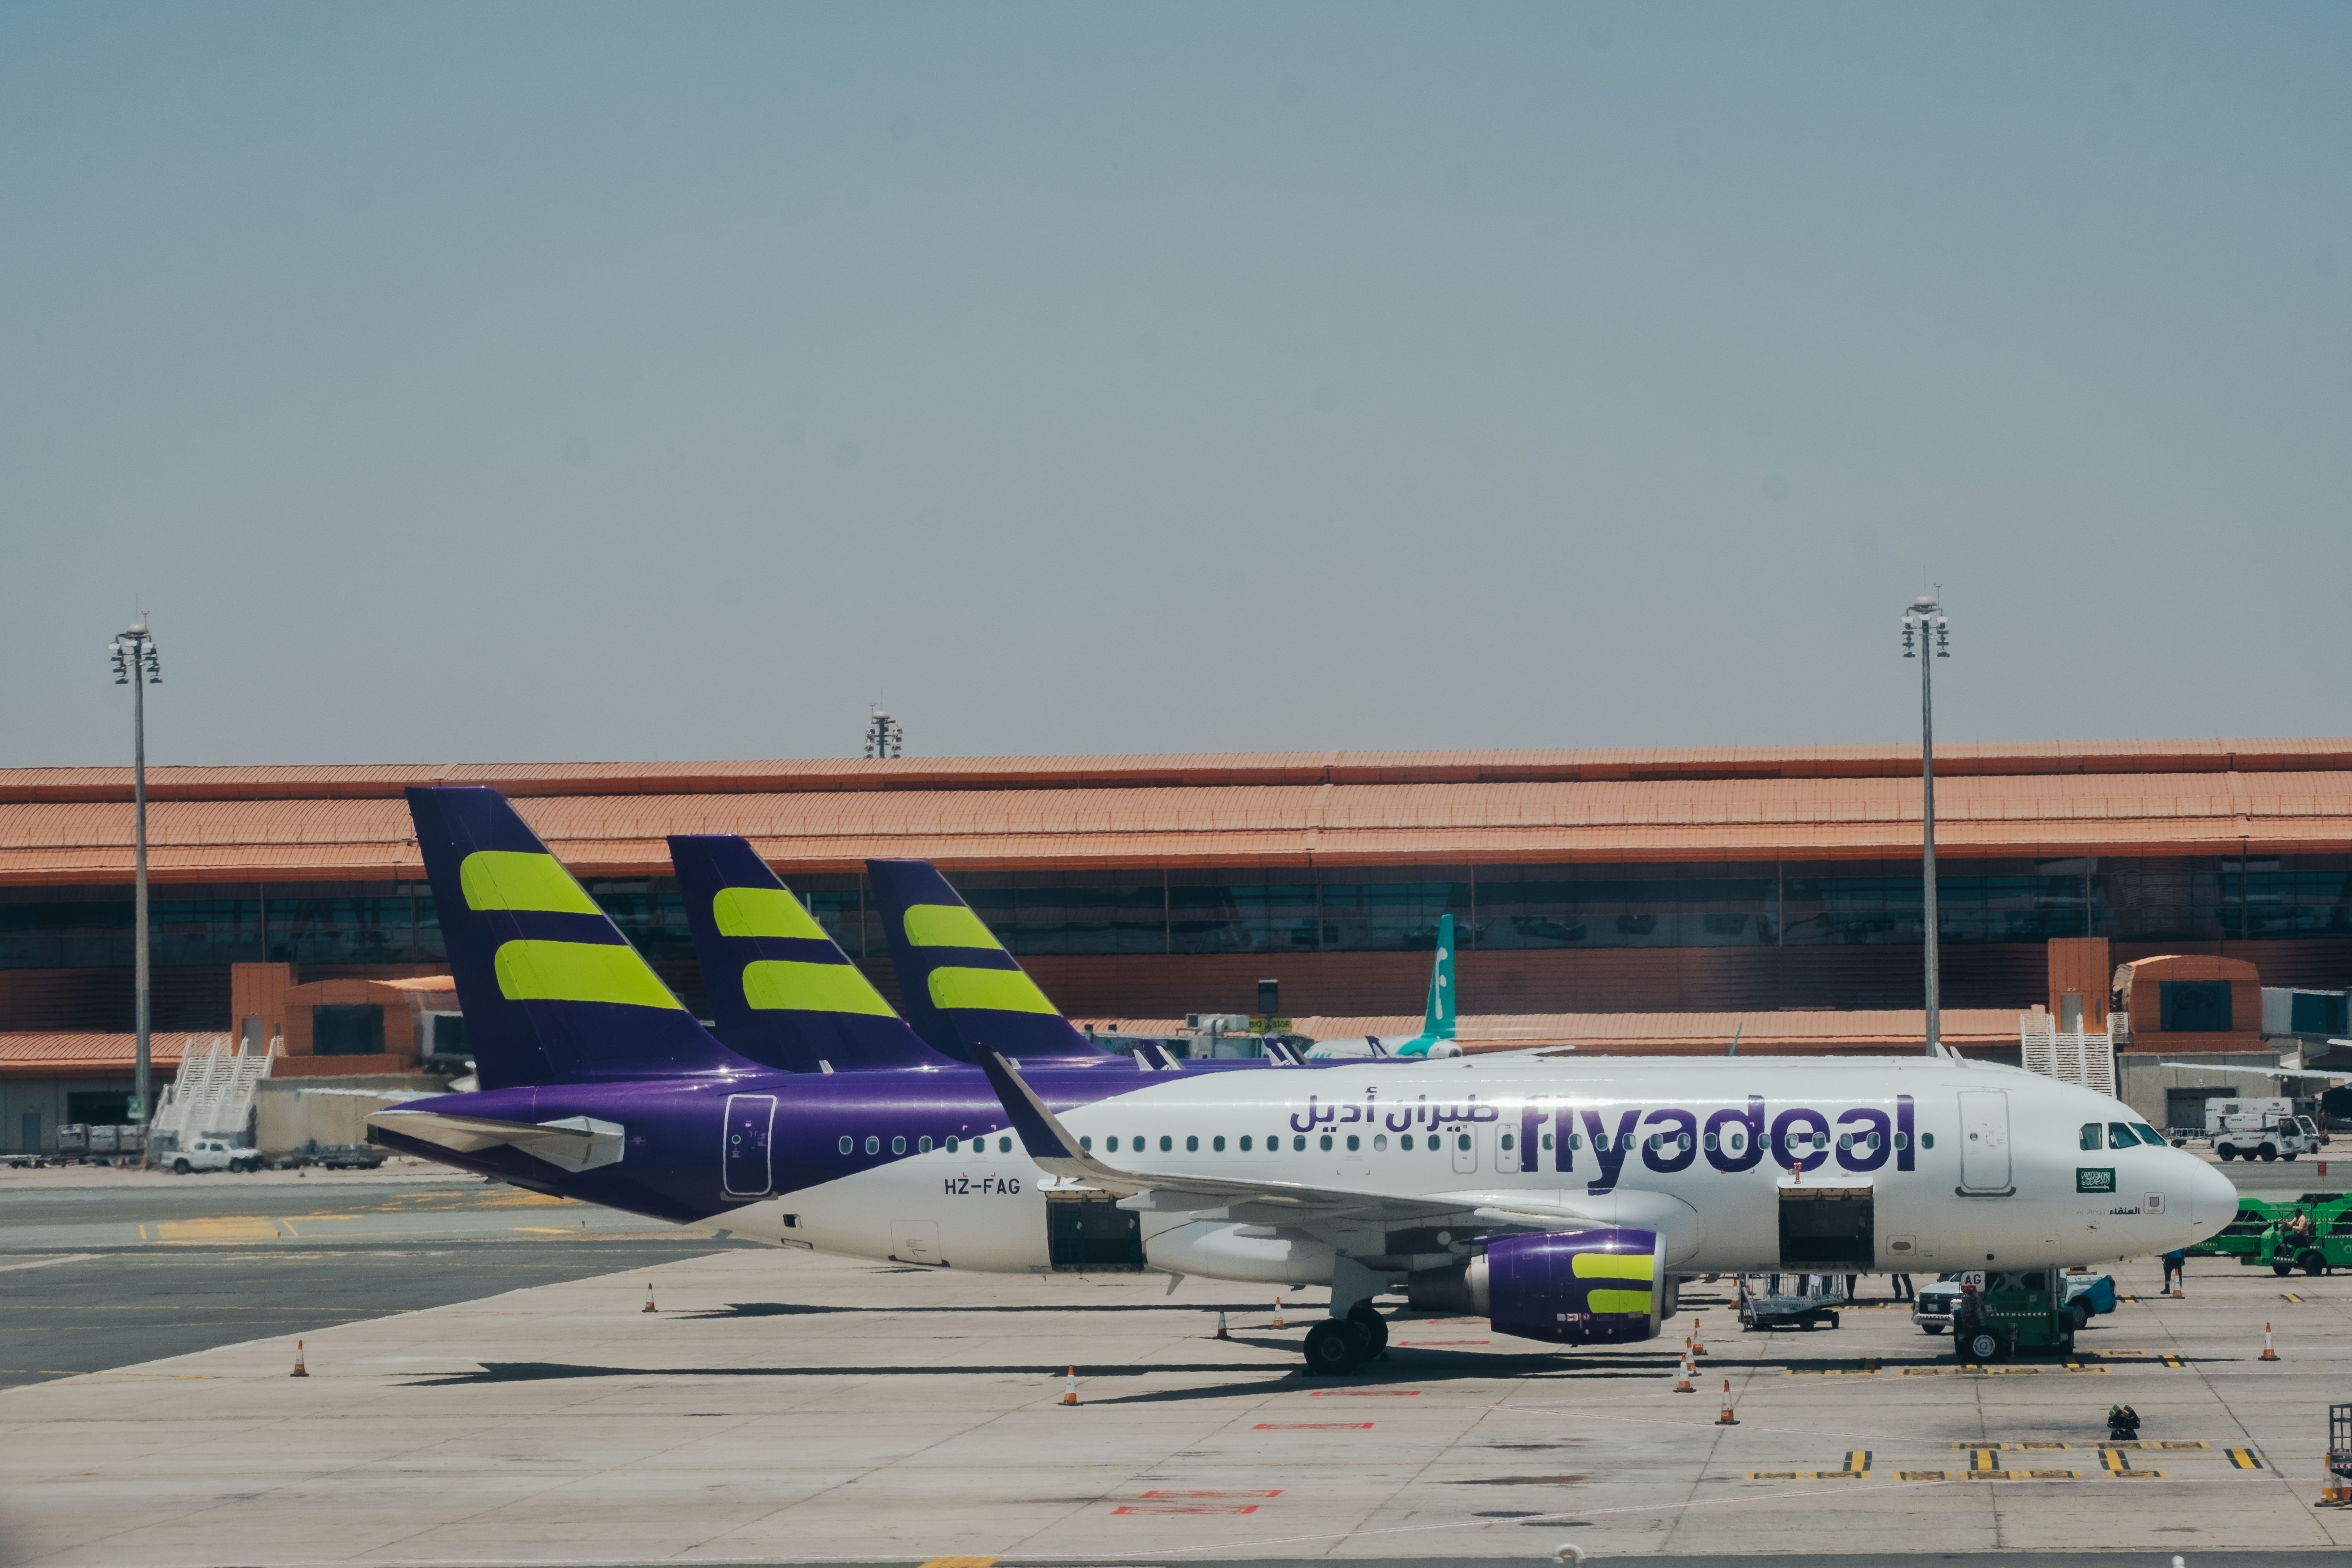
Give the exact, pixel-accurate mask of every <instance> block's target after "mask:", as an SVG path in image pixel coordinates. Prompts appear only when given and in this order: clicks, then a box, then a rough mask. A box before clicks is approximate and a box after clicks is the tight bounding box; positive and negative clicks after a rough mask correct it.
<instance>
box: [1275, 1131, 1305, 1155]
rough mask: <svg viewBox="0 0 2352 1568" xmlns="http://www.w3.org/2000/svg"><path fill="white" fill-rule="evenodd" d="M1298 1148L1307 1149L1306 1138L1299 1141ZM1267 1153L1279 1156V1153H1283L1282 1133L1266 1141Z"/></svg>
mask: <svg viewBox="0 0 2352 1568" xmlns="http://www.w3.org/2000/svg"><path fill="white" fill-rule="evenodd" d="M1298 1146H1299V1147H1300V1148H1301V1149H1304V1148H1306V1147H1307V1140H1306V1139H1304V1138H1301V1139H1300V1140H1299V1141H1298ZM1265 1152H1267V1153H1269V1154H1279V1153H1281V1152H1282V1134H1281V1133H1279V1132H1277V1133H1276V1134H1275V1135H1274V1136H1273V1137H1271V1138H1269V1139H1267V1140H1266V1141H1265Z"/></svg>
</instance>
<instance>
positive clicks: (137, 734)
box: [113, 620, 163, 1165]
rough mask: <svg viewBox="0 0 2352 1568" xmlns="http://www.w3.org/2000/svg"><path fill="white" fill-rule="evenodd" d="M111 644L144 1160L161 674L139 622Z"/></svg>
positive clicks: (149, 1120)
mask: <svg viewBox="0 0 2352 1568" xmlns="http://www.w3.org/2000/svg"><path fill="white" fill-rule="evenodd" d="M113 647H114V679H115V684H116V685H118V686H121V685H128V686H129V687H130V688H131V922H132V925H131V965H132V969H131V984H132V987H133V990H134V992H135V994H136V998H137V1000H136V1002H135V1004H134V1006H135V1012H134V1023H133V1027H134V1028H135V1029H136V1030H137V1034H136V1036H135V1037H134V1039H135V1042H136V1043H135V1047H134V1051H135V1056H134V1066H133V1068H132V1075H131V1081H132V1085H133V1087H132V1089H131V1094H132V1096H133V1097H134V1098H135V1099H136V1100H138V1101H139V1114H138V1116H137V1117H136V1118H134V1121H136V1123H137V1125H138V1128H139V1163H141V1164H142V1165H145V1164H147V1163H150V1161H151V1160H152V1158H153V1150H152V1148H151V1147H150V1145H149V1139H148V1136H147V1134H148V1130H149V1129H150V1128H152V1126H154V1124H155V1102H154V1084H153V1082H152V1079H153V1072H152V1066H151V1056H150V1047H149V1038H150V1026H151V1021H152V1011H151V994H150V991H149V986H148V951H147V688H148V687H149V686H150V685H160V684H162V682H163V666H162V663H161V661H159V660H158V659H157V658H156V657H155V638H154V637H153V636H152V634H151V633H150V632H149V631H148V630H147V623H146V622H145V621H143V620H140V621H133V622H132V623H131V628H130V630H128V631H126V632H124V633H123V634H122V635H121V636H120V637H116V638H115V639H114V645H113Z"/></svg>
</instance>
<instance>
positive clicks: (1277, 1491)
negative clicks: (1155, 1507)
mask: <svg viewBox="0 0 2352 1568" xmlns="http://www.w3.org/2000/svg"><path fill="white" fill-rule="evenodd" d="M1136 1495H1137V1496H1138V1497H1147V1498H1154V1497H1280V1496H1281V1495H1282V1489H1281V1488H1280V1487H1270V1488H1268V1489H1266V1490H1265V1491H1255V1492H1176V1491H1160V1490H1157V1489H1154V1490H1152V1491H1148V1492H1138V1493H1137V1494H1136Z"/></svg>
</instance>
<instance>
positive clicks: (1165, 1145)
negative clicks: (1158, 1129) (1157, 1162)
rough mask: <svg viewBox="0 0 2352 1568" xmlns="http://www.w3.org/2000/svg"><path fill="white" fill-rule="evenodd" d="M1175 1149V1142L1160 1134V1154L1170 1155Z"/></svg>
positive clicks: (1165, 1134)
mask: <svg viewBox="0 0 2352 1568" xmlns="http://www.w3.org/2000/svg"><path fill="white" fill-rule="evenodd" d="M1175 1148H1176V1140H1174V1139H1173V1138H1171V1137H1170V1136H1168V1134H1167V1133H1165V1132H1162V1133H1161V1134H1160V1152H1161V1153H1163V1154H1167V1153H1171V1152H1174V1150H1175Z"/></svg>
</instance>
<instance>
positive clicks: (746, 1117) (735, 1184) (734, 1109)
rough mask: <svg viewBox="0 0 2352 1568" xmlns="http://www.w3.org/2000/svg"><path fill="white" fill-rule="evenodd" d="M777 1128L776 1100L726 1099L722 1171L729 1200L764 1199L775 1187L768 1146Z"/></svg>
mask: <svg viewBox="0 0 2352 1568" xmlns="http://www.w3.org/2000/svg"><path fill="white" fill-rule="evenodd" d="M775 1128H776V1097H775V1096H774V1095H772V1094H730V1095H729V1096H728V1097H727V1133H726V1142H725V1143H724V1144H723V1146H722V1148H721V1151H720V1152H721V1159H720V1162H719V1168H720V1170H721V1171H722V1172H723V1173H724V1175H723V1176H722V1178H721V1182H722V1185H723V1189H724V1191H725V1192H726V1194H727V1195H728V1196H729V1197H730V1198H756V1197H762V1196H765V1195H766V1194H767V1191H768V1189H769V1188H770V1187H772V1186H773V1185H774V1184H775V1177H774V1175H773V1174H772V1172H771V1169H770V1166H769V1160H768V1146H769V1142H770V1140H771V1139H772V1137H773V1135H774V1133H775Z"/></svg>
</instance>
